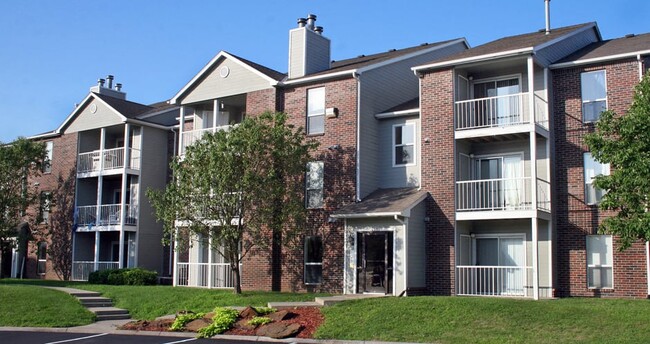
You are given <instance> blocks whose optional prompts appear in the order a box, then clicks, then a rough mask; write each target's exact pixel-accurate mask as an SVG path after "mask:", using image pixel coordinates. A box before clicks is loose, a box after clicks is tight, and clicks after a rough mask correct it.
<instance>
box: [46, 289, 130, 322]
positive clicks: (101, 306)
mask: <svg viewBox="0 0 650 344" xmlns="http://www.w3.org/2000/svg"><path fill="white" fill-rule="evenodd" d="M44 288H48V289H54V290H58V291H62V292H64V293H68V294H70V295H72V296H74V297H76V298H77V299H78V300H79V302H81V305H82V306H84V307H86V308H87V309H88V310H89V311H91V312H93V313H95V317H96V319H97V321H98V322H101V321H109V320H114V321H118V320H129V321H130V320H131V316H130V315H129V311H127V310H126V309H122V308H116V307H113V300H111V299H109V298H107V297H102V296H101V294H100V293H98V292H94V291H88V290H81V289H74V288H66V287H44ZM126 322H128V321H126Z"/></svg>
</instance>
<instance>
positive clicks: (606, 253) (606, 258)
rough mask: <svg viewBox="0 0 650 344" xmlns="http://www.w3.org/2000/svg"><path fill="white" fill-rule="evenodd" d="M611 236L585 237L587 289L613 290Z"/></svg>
mask: <svg viewBox="0 0 650 344" xmlns="http://www.w3.org/2000/svg"><path fill="white" fill-rule="evenodd" d="M613 251H614V249H613V245H612V236H611V235H588V236H587V284H588V286H589V288H599V289H612V288H614V272H613V265H614V264H613V262H614V254H613Z"/></svg>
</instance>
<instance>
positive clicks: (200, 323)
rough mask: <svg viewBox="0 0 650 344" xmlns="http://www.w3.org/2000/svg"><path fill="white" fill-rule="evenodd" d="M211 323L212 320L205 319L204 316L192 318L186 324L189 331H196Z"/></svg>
mask: <svg viewBox="0 0 650 344" xmlns="http://www.w3.org/2000/svg"><path fill="white" fill-rule="evenodd" d="M211 323H212V322H211V321H210V320H208V319H204V318H201V319H196V320H192V321H190V322H189V323H187V324H186V325H185V329H186V330H188V331H192V332H196V331H198V330H200V329H202V328H204V327H206V326H208V325H210V324H211Z"/></svg>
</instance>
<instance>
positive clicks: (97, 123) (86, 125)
mask: <svg viewBox="0 0 650 344" xmlns="http://www.w3.org/2000/svg"><path fill="white" fill-rule="evenodd" d="M80 106H82V108H81V109H80V110H78V111H77V114H76V116H75V117H74V118H73V119H72V120H71V121H70V123H69V124H68V126H67V128H65V129H64V133H66V134H68V133H73V132H77V131H84V130H90V129H97V128H103V127H108V126H111V125H115V124H120V123H124V118H123V117H121V116H120V115H118V114H117V113H116V112H115V111H114V110H112V109H111V108H109V107H108V106H106V105H105V104H104V103H103V102H101V101H99V100H97V99H96V98H94V97H91V98H90V99H89V101H87V102H86V103H85V104H82V105H80ZM93 110H94V112H93Z"/></svg>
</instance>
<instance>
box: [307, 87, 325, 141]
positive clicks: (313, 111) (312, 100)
mask: <svg viewBox="0 0 650 344" xmlns="http://www.w3.org/2000/svg"><path fill="white" fill-rule="evenodd" d="M324 132H325V87H319V88H312V89H309V90H307V134H309V135H311V134H322V133H324Z"/></svg>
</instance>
